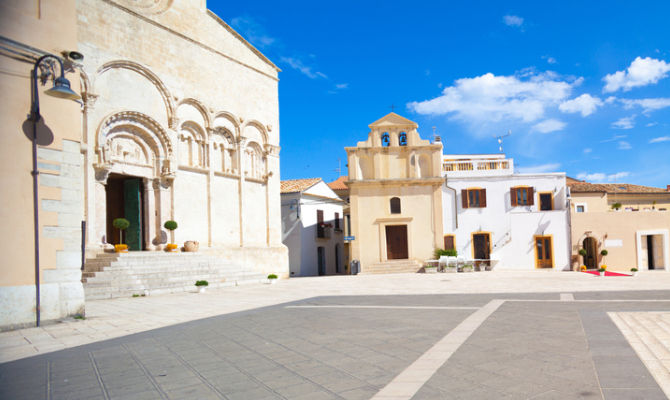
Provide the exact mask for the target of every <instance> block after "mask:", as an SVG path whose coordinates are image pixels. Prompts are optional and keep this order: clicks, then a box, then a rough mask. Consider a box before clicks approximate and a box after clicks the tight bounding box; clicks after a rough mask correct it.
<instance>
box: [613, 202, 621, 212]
mask: <svg viewBox="0 0 670 400" xmlns="http://www.w3.org/2000/svg"><path fill="white" fill-rule="evenodd" d="M620 209H621V203H614V204H612V210H616V211H619V210H620Z"/></svg>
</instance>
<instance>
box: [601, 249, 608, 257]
mask: <svg viewBox="0 0 670 400" xmlns="http://www.w3.org/2000/svg"><path fill="white" fill-rule="evenodd" d="M607 254H608V251H607V250H605V249H602V250H600V255H601V256H606V255H607Z"/></svg>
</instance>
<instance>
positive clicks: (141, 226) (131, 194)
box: [105, 174, 146, 251]
mask: <svg viewBox="0 0 670 400" xmlns="http://www.w3.org/2000/svg"><path fill="white" fill-rule="evenodd" d="M144 192H145V191H144V183H143V182H142V179H141V178H138V177H134V176H127V175H121V174H110V175H109V177H108V178H107V185H106V187H105V195H106V196H105V197H106V198H105V202H106V206H107V207H106V208H107V221H106V222H107V238H108V242H109V243H125V244H127V245H128V250H131V251H132V250H145V249H146V248H145V243H144V240H142V238H143V237H144V236H143V235H144V232H145V231H146V226H145V223H146V221H145V216H144V212H143V211H144V209H145V199H144ZM116 218H125V219H127V220H128V222H130V226H129V227H128V229H126V230H125V231H124V232H123V238H121V237H120V235H121V232H120V231H119V230H118V229H116V228H114V226H113V224H112V222H113V221H114V220H115V219H116Z"/></svg>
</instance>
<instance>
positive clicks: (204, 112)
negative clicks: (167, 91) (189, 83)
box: [177, 97, 212, 129]
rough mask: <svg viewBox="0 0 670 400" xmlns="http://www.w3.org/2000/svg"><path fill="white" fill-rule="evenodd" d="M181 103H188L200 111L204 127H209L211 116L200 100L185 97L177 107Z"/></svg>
mask: <svg viewBox="0 0 670 400" xmlns="http://www.w3.org/2000/svg"><path fill="white" fill-rule="evenodd" d="M181 105H189V106H191V107H193V108H195V109H196V110H198V112H199V113H200V115H202V119H203V120H204V121H205V126H204V128H205V129H209V128H210V127H211V126H212V118H211V117H210V115H209V112H208V111H207V107H205V105H204V104H202V102H201V101H200V100H197V99H194V98H192V97H187V98H185V99H183V100H182V101H180V102H179V104H177V107H179V106H181Z"/></svg>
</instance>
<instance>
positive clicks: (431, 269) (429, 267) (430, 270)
mask: <svg viewBox="0 0 670 400" xmlns="http://www.w3.org/2000/svg"><path fill="white" fill-rule="evenodd" d="M423 272H425V273H427V274H434V273H436V272H437V265H433V264H425V265H424V266H423Z"/></svg>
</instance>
